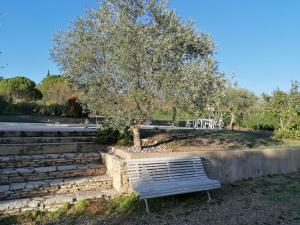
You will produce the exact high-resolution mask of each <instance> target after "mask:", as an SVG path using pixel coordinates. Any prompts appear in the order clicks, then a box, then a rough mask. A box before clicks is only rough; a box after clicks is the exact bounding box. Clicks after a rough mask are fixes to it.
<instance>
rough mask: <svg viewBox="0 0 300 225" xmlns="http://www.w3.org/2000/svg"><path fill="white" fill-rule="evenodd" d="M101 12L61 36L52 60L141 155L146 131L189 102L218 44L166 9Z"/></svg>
mask: <svg viewBox="0 0 300 225" xmlns="http://www.w3.org/2000/svg"><path fill="white" fill-rule="evenodd" d="M99 4H100V5H99V8H97V9H91V10H88V11H87V12H86V14H85V15H84V16H83V17H78V18H77V20H76V21H75V22H74V23H73V24H71V25H70V26H69V28H68V29H67V30H65V31H59V32H57V33H56V34H55V37H54V47H53V49H52V52H51V56H52V58H53V59H54V61H56V62H57V63H58V65H59V66H60V68H61V70H62V72H63V73H64V74H65V75H67V76H69V77H70V78H71V79H72V81H73V82H74V84H75V87H76V88H77V90H78V92H79V99H80V101H81V102H82V104H83V105H84V106H86V107H87V109H88V110H89V112H90V113H92V114H98V115H101V116H105V117H106V118H107V120H108V121H109V123H110V126H112V127H115V128H120V127H130V129H132V131H133V137H134V146H135V147H136V148H137V149H141V138H140V125H141V124H142V123H143V122H144V121H145V120H147V119H148V118H149V115H151V113H153V112H154V111H155V110H156V109H157V108H158V107H159V105H160V104H161V103H162V102H164V101H168V100H172V104H174V107H177V105H178V104H179V103H178V102H180V101H181V102H191V101H190V99H191V98H194V96H195V95H196V94H195V93H196V92H197V91H198V90H199V86H197V85H196V84H197V83H201V81H200V79H202V78H203V77H205V75H204V74H203V73H202V69H203V68H202V67H203V65H204V64H205V62H207V61H209V59H210V58H212V54H213V50H214V44H213V42H212V40H211V38H210V37H209V35H207V34H203V33H198V32H197V31H196V30H195V29H194V28H193V26H192V24H191V23H184V22H183V21H182V20H181V19H180V18H179V17H178V16H177V15H176V13H175V12H173V11H171V10H169V9H168V8H167V5H166V4H165V2H164V1H159V0H103V1H100V3H99ZM195 81H196V82H195ZM172 90H173V91H172ZM185 99H187V101H185Z"/></svg>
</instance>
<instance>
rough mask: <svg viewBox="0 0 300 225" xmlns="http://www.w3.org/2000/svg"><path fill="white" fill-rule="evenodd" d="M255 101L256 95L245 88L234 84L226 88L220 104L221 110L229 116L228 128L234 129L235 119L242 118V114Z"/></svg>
mask: <svg viewBox="0 0 300 225" xmlns="http://www.w3.org/2000/svg"><path fill="white" fill-rule="evenodd" d="M256 102H257V97H256V95H255V94H253V93H252V92H250V91H248V90H247V89H244V88H239V87H234V86H230V87H228V88H227V89H226V92H225V96H224V98H223V99H222V103H221V105H222V108H223V111H224V112H226V113H227V114H228V116H229V118H230V123H229V127H230V129H232V130H233V129H234V126H235V124H236V122H237V120H238V119H240V120H242V118H243V116H244V115H245V114H246V113H247V112H248V111H249V110H250V109H251V107H253V106H254V105H255V104H256Z"/></svg>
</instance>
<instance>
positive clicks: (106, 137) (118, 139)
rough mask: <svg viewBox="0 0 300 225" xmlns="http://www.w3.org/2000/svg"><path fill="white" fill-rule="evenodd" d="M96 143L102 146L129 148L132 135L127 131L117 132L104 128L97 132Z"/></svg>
mask: <svg viewBox="0 0 300 225" xmlns="http://www.w3.org/2000/svg"><path fill="white" fill-rule="evenodd" d="M96 142H97V143H99V144H104V145H119V146H129V145H131V144H132V134H131V132H130V131H128V129H126V130H122V131H119V130H116V129H113V128H106V129H103V130H100V131H99V135H98V137H97V140H96Z"/></svg>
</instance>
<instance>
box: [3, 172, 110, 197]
mask: <svg viewBox="0 0 300 225" xmlns="http://www.w3.org/2000/svg"><path fill="white" fill-rule="evenodd" d="M111 187H112V179H111V178H110V177H108V176H92V177H83V178H82V177H79V178H67V179H55V180H39V181H30V182H23V183H13V184H7V185H0V199H1V200H8V199H20V198H32V197H39V196H43V195H50V194H63V193H65V194H69V193H76V192H78V191H103V190H107V189H110V188H111Z"/></svg>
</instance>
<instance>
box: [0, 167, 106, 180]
mask: <svg viewBox="0 0 300 225" xmlns="http://www.w3.org/2000/svg"><path fill="white" fill-rule="evenodd" d="M105 173H106V167H105V165H104V164H95V163H91V164H85V165H84V164H69V165H61V166H48V167H21V168H8V169H7V168H5V169H0V184H11V183H16V182H25V181H38V180H48V179H57V178H67V177H68V178H69V177H77V176H92V175H103V174H105Z"/></svg>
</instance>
